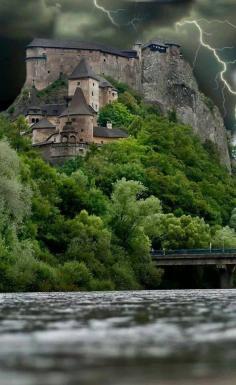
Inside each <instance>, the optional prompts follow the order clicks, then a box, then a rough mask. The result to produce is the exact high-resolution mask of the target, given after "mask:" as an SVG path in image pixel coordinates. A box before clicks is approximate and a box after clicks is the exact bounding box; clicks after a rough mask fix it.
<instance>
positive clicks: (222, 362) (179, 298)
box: [0, 290, 236, 385]
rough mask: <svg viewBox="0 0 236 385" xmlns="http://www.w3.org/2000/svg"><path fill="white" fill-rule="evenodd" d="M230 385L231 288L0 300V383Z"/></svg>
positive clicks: (235, 326)
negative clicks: (223, 289)
mask: <svg viewBox="0 0 236 385" xmlns="http://www.w3.org/2000/svg"><path fill="white" fill-rule="evenodd" d="M75 384H82V385H156V384H160V385H185V384H186V385H192V384H194V385H195V384H196V385H213V384H214V385H235V384H236V291H234V290H227V291H222V290H218V291H217V290H205V291H202V290H197V291H154V292H153V291H152V292H151V291H150V292H148V291H141V292H119V293H73V294H72V293H69V294H60V293H55V294H7V295H4V294H2V295H0V385H75Z"/></svg>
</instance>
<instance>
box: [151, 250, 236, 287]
mask: <svg viewBox="0 0 236 385" xmlns="http://www.w3.org/2000/svg"><path fill="white" fill-rule="evenodd" d="M151 255H152V259H153V262H154V263H155V265H156V266H158V267H168V266H210V265H211V266H212V265H213V266H216V268H217V269H219V271H220V278H221V288H222V289H229V288H233V275H234V271H235V268H236V249H192V250H152V252H151Z"/></svg>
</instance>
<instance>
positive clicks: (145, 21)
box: [0, 0, 236, 121]
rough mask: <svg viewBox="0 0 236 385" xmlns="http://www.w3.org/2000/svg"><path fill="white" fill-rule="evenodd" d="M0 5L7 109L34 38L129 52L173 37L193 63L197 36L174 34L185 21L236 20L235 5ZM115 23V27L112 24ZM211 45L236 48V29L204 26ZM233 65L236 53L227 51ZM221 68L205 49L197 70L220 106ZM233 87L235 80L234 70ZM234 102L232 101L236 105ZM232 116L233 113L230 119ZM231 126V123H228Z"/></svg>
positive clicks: (59, 1) (9, 0) (72, 0)
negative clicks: (108, 46)
mask: <svg viewBox="0 0 236 385" xmlns="http://www.w3.org/2000/svg"><path fill="white" fill-rule="evenodd" d="M97 2H98V4H99V6H100V7H104V9H107V10H108V11H110V14H109V13H107V12H104V11H103V10H102V8H100V9H98V8H96V7H95V5H94V0H1V1H0V26H1V28H0V48H1V50H0V52H1V56H0V104H1V103H2V105H3V104H4V107H5V105H6V104H7V103H8V102H9V101H10V100H12V99H13V98H14V97H15V95H16V94H17V93H18V91H19V89H20V87H21V85H22V83H23V81H24V76H25V74H24V70H25V69H24V60H23V59H24V46H25V44H26V43H27V42H28V41H30V40H31V39H32V38H33V37H35V36H38V37H60V38H77V39H85V40H97V41H101V42H108V43H110V44H113V45H117V46H126V47H129V46H131V45H132V44H133V42H134V41H135V40H143V41H145V40H146V39H150V38H153V37H160V38H162V37H163V38H164V39H166V38H171V39H174V40H177V41H178V42H180V43H181V44H182V45H183V46H184V48H183V49H184V53H185V55H186V57H187V58H188V59H189V60H190V61H191V60H193V56H194V54H195V50H196V48H197V47H198V35H197V31H194V30H193V28H191V27H188V28H187V29H186V28H183V29H178V31H176V29H175V23H176V22H177V21H179V20H181V19H184V18H198V19H200V18H205V19H207V20H210V21H213V20H214V19H216V18H218V19H220V20H224V19H228V20H230V21H231V22H233V20H234V19H235V16H236V4H235V0H97ZM111 19H113V20H114V23H112V22H111ZM202 23H203V24H202V25H203V27H204V29H205V30H206V31H207V32H208V33H209V34H210V35H207V38H208V39H209V42H210V43H211V44H212V45H214V46H218V47H222V46H232V47H235V41H236V39H235V37H236V36H235V35H236V29H234V28H233V27H230V26H229V25H226V26H223V25H220V24H217V23H214V24H207V23H206V22H204V21H202ZM222 55H223V57H225V58H226V57H227V58H228V59H230V60H232V59H234V58H235V56H236V49H234V50H226V51H222ZM218 69H219V67H218V66H217V65H216V64H215V61H214V60H213V59H212V58H211V55H209V53H208V52H206V51H204V50H202V52H200V55H199V60H198V62H197V66H196V74H197V77H198V81H199V83H200V86H201V88H202V89H203V90H204V91H205V92H206V93H208V94H209V95H211V96H213V98H214V99H215V100H216V101H217V102H218V104H219V105H221V99H220V94H219V92H218V91H216V90H214V87H215V83H214V80H215V76H216V72H217V70H218ZM231 69H232V71H231V74H232V79H230V80H232V82H234V81H235V78H236V77H235V76H234V73H233V66H231ZM235 87H236V84H235ZM232 101H233V99H232V98H231V99H229V100H228V103H229V102H232ZM229 117H230V114H228V119H229ZM228 121H229V120H228Z"/></svg>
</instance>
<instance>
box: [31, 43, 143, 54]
mask: <svg viewBox="0 0 236 385" xmlns="http://www.w3.org/2000/svg"><path fill="white" fill-rule="evenodd" d="M35 47H37V48H59V49H60V48H62V49H77V50H89V51H100V52H104V53H109V54H111V55H116V56H123V57H127V58H130V57H137V52H136V51H129V52H126V51H122V50H119V49H116V48H111V47H107V46H105V45H103V44H96V43H87V42H82V41H72V40H54V39H34V40H33V41H32V42H31V43H30V44H29V45H28V46H27V48H35Z"/></svg>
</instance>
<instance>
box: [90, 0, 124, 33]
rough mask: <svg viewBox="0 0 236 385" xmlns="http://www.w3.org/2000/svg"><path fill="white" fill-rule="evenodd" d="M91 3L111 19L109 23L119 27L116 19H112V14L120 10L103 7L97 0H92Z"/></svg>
mask: <svg viewBox="0 0 236 385" xmlns="http://www.w3.org/2000/svg"><path fill="white" fill-rule="evenodd" d="M93 4H94V6H95V7H96V8H97V9H99V10H100V11H102V12H103V13H105V14H106V15H107V17H108V19H109V20H110V21H111V23H112V24H113V25H114V26H116V27H119V24H118V23H117V22H116V20H115V19H114V17H113V15H114V14H115V13H117V12H120V11H121V10H120V9H119V10H117V11H111V10H109V9H106V8H105V7H103V6H102V5H100V4H98V0H93Z"/></svg>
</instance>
